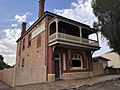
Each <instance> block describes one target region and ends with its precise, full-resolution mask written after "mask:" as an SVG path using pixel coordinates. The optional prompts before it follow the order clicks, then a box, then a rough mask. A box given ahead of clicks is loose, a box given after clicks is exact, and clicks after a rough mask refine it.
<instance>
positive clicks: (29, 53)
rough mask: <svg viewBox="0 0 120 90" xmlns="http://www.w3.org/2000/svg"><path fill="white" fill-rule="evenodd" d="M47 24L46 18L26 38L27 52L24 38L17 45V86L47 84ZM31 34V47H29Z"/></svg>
mask: <svg viewBox="0 0 120 90" xmlns="http://www.w3.org/2000/svg"><path fill="white" fill-rule="evenodd" d="M45 23H46V22H45V18H44V19H43V20H41V21H40V22H39V23H38V24H37V25H36V26H35V27H33V28H31V29H32V30H30V32H29V33H27V34H26V35H25V36H24V38H25V50H22V48H23V39H24V38H22V39H21V40H20V41H19V42H18V44H17V57H16V66H15V86H18V85H25V84H34V83H41V82H46V64H45ZM30 33H31V39H30V40H31V46H28V43H29V42H28V39H29V35H30ZM38 43H39V46H38ZM23 60H24V63H23ZM23 64H24V65H23Z"/></svg>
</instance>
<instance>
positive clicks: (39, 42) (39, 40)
mask: <svg viewBox="0 0 120 90" xmlns="http://www.w3.org/2000/svg"><path fill="white" fill-rule="evenodd" d="M40 46H41V35H40V34H39V35H38V36H37V48H38V47H40Z"/></svg>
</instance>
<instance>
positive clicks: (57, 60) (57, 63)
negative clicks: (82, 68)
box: [54, 53, 61, 80]
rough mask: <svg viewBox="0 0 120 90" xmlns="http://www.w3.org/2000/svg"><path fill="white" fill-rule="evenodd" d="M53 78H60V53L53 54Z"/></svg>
mask: <svg viewBox="0 0 120 90" xmlns="http://www.w3.org/2000/svg"><path fill="white" fill-rule="evenodd" d="M54 60H55V79H56V80H59V79H61V63H60V61H61V58H60V53H56V54H55V58H54Z"/></svg>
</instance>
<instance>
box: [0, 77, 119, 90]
mask: <svg viewBox="0 0 120 90" xmlns="http://www.w3.org/2000/svg"><path fill="white" fill-rule="evenodd" d="M116 79H120V75H104V76H96V77H89V78H85V79H76V80H60V81H55V82H47V83H41V84H33V85H25V86H19V87H15V89H11V88H9V87H8V86H7V85H5V84H4V83H2V82H0V90H60V89H64V90H65V89H72V88H78V87H80V86H87V85H94V84H97V83H102V82H106V81H111V80H116Z"/></svg>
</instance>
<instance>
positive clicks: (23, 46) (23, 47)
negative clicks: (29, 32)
mask: <svg viewBox="0 0 120 90" xmlns="http://www.w3.org/2000/svg"><path fill="white" fill-rule="evenodd" d="M22 44H23V45H22V51H24V50H25V38H23V43H22Z"/></svg>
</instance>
